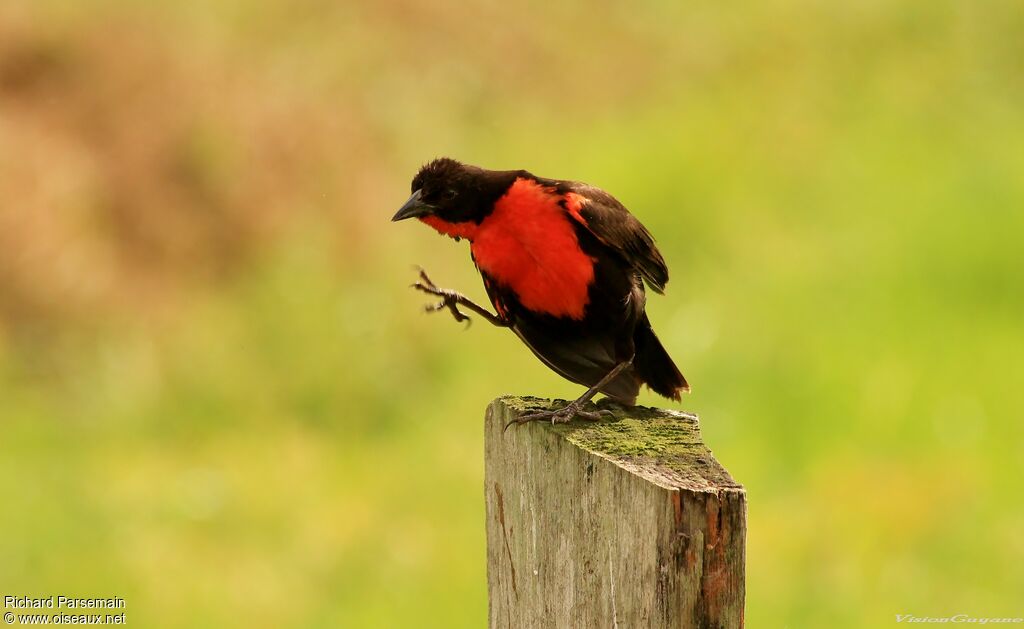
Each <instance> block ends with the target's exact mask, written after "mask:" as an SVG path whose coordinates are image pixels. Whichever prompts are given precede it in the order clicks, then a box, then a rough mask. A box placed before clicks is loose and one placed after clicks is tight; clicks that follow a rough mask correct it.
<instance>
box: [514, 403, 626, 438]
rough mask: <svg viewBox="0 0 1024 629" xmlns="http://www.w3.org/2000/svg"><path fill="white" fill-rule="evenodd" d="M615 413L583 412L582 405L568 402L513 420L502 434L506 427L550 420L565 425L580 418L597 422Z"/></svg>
mask: <svg viewBox="0 0 1024 629" xmlns="http://www.w3.org/2000/svg"><path fill="white" fill-rule="evenodd" d="M614 415H615V413H613V412H612V411H609V410H599V411H585V410H583V405H582V404H580V403H578V402H570V403H568V404H566V405H565V406H564V407H562V408H560V409H556V410H550V411H533V412H532V413H527V414H525V415H520V416H519V417H517V418H515V419H513V420H512V421H510V422H509V423H507V424H505V427H504V428H503V429H502V432H504V431H506V430H508V427H509V426H511V425H512V424H525V423H527V422H538V421H547V420H551V423H552V424H565V423H568V422H571V421H572V420H573V419H575V418H577V417H580V418H582V419H589V420H591V421H599V420H601V419H605V418H608V417H613V416H614Z"/></svg>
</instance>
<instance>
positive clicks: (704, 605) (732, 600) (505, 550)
mask: <svg viewBox="0 0 1024 629" xmlns="http://www.w3.org/2000/svg"><path fill="white" fill-rule="evenodd" d="M549 403H550V402H549V401H548V400H541V399H538V398H517V397H503V398H499V399H497V400H495V401H494V402H492V403H491V405H490V407H489V408H488V409H487V418H486V437H485V441H486V445H485V458H486V460H485V469H486V471H485V479H486V480H485V486H486V489H485V494H486V499H487V589H488V596H489V598H490V612H489V616H490V620H489V625H490V627H491V628H492V629H494V628H497V627H511V628H513V629H518V628H520V627H584V628H587V629H597V628H604V627H623V628H626V627H657V628H662V627H698V628H703V627H716V628H717V627H723V628H727V629H733V628H736V627H742V626H743V595H744V538H745V535H746V494H745V492H744V490H743V487H742V486H741V485H739V484H738V483H736V481H734V480H733V479H732V478H731V477H730V476H729V473H728V472H726V470H725V469H724V468H723V467H722V466H721V465H719V464H718V462H717V461H716V460H715V459H714V457H713V456H712V454H711V451H710V450H708V448H707V446H705V445H704V443H703V442H702V441H701V437H700V429H699V427H698V424H697V418H696V417H694V416H692V415H686V414H684V413H680V412H675V411H665V410H658V409H647V408H640V407H638V408H635V409H629V410H624V411H616V417H614V418H613V419H610V420H607V421H601V422H591V421H579V420H578V421H574V422H572V423H569V424H560V425H556V426H552V425H551V424H549V423H539V422H533V423H530V424H524V425H522V426H512V427H510V428H509V429H508V431H507V432H505V433H502V428H503V427H504V426H505V424H506V423H507V422H508V421H509V420H510V419H513V418H514V417H516V416H517V415H518V414H519V413H521V412H523V411H525V410H527V409H537V408H539V407H547V406H548V404H549Z"/></svg>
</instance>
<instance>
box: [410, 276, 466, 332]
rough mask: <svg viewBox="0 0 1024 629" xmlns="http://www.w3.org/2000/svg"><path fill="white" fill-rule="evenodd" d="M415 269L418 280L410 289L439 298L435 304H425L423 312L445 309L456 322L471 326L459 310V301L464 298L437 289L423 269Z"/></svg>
mask: <svg viewBox="0 0 1024 629" xmlns="http://www.w3.org/2000/svg"><path fill="white" fill-rule="evenodd" d="M417 268H419V271H420V279H419V281H417V282H415V283H413V284H411V285H410V287H411V288H415V289H416V290H418V291H421V292H424V293H427V294H428V295H434V296H436V297H440V298H441V301H439V302H438V303H436V304H427V306H426V307H425V310H426V311H427V312H437V311H439V310H444V309H446V308H447V309H448V310H449V311H450V312H451V313H452V316H453V317H455V320H456V321H458V322H459V323H462V322H463V321H465V322H466V325H470V324H472V323H473V320H472V319H470V318H469V316H468V315H466V314H463V313H462V311H460V310H459V301H460V300H465V297H464V296H463V295H461V294H460V293H457V292H455V291H453V290H451V289H448V288H438V287H437V286H436V285H434V282H432V281H431V280H430V278H429V277H427V272H426V271H425V270H424V269H423V267H417Z"/></svg>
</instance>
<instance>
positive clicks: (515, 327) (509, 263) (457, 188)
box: [391, 157, 690, 429]
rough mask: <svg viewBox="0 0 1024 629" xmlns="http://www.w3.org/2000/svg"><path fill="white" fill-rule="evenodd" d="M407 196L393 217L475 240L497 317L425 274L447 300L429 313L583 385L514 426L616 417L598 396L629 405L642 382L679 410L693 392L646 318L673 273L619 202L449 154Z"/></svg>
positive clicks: (422, 286)
mask: <svg viewBox="0 0 1024 629" xmlns="http://www.w3.org/2000/svg"><path fill="white" fill-rule="evenodd" d="M411 188H412V195H411V196H410V197H409V199H408V200H407V201H406V202H405V203H404V204H403V205H402V206H401V208H400V209H399V210H398V212H396V213H395V215H394V216H393V217H392V219H391V220H392V221H402V220H407V219H412V218H415V219H418V220H419V221H420V222H422V223H425V224H426V225H428V226H430V227H432V228H433V229H434V230H436V231H437V232H439V233H440V234H443V235H445V236H449V237H451V238H453V239H455V240H456V241H459V240H462V239H466V240H468V241H469V243H470V255H471V257H472V260H473V262H474V264H475V265H476V268H477V270H478V271H479V272H480V276H481V278H482V279H483V285H484V290H485V291H486V293H487V296H488V298H489V299H490V302H491V305H492V306H493V308H494V312H491V311H490V310H488V309H487V308H486V307H484V306H481V305H478V304H476V303H475V302H473V301H472V300H470V299H469V298H468V297H466V296H465V295H463V294H462V293H460V292H458V291H455V290H452V289H446V288H439V287H438V286H436V285H435V284H434V282H433V281H432V280H431V279H430V277H429V276H428V275H427V273H426V271H425V270H423V269H422V268H420V269H419V279H418V280H417V281H416V282H415V283H414V284H412V287H413V288H415V289H416V290H419V291H421V292H424V293H427V294H429V295H432V296H435V297H440V298H441V301H440V302H438V303H432V304H430V305H428V306H427V310H428V311H441V310H448V311H450V312H451V314H452V316H453V317H454V318H455V319H456V321H459V322H462V321H469V319H470V317H469V315H467V314H466V313H465V312H463V309H464V310H466V311H469V312H473V313H475V314H477V315H479V316H481V317H482V318H483V319H484V320H486V321H488V322H490V323H492V324H494V325H495V326H498V327H502V328H509V329H510V330H511V331H512V332H513V333H515V335H516V336H518V337H519V339H520V340H522V341H523V343H525V344H526V346H527V347H528V348H529V349H530V350H531V351H532V352H533V353H534V354H535V355H536V357H537V358H539V359H540V361H541V362H543V363H544V364H545V365H547V366H548V367H549V368H551V369H552V370H553V371H555V372H556V373H557V374H559V375H560V376H562V377H563V378H565V379H567V380H569V381H571V382H574V383H576V384H579V385H582V386H584V387H587V389H586V391H585V392H584V393H583V394H582V395H580V396H579V397H578V398H577V399H575V400H573V401H571V402H569V403H567V404H565V405H564V406H562V407H561V408H553V409H545V410H538V411H534V412H531V413H526V414H524V415H521V416H520V417H518V418H517V419H514V420H513V421H511V422H509V424H508V425H511V424H512V423H524V422H528V421H538V420H550V421H551V422H552V423H561V422H568V421H571V420H573V419H575V418H577V417H579V418H582V419H591V420H597V419H601V418H603V417H606V416H607V415H609V414H610V411H607V410H598V411H590V410H587V408H586V406H587V403H588V402H590V400H591V399H593V397H594V396H596V395H597V394H598V393H601V394H603V395H604V396H605V397H607V398H610V399H611V400H612V401H613V402H615V403H618V404H621V405H624V406H633V405H635V404H636V398H637V394H638V393H639V390H640V387H641V385H647V387H649V388H650V389H651V390H652V391H654V392H655V393H657V394H659V395H661V396H664V397H666V398H669V399H672V400H676V401H679V400H680V393H681V392H688V391H689V390H690V386H689V384H688V383H687V381H686V379H685V378H684V377H683V375H682V373H680V371H679V368H678V367H676V364H675V362H673V360H672V358H671V357H670V356H669V354H668V352H667V351H666V350H665V347H664V346H663V345H662V343H661V341H660V340H659V339H658V336H657V335H656V334H655V333H654V328H653V327H652V326H651V322H650V320H649V319H648V317H647V313H646V292H645V284H646V287H647V288H649V289H650V290H652V291H654V292H655V293H659V294H660V293H662V292H663V291H664V289H665V284H666V283H667V282H668V266H667V265H666V263H665V259H664V258H663V257H662V255H661V253H660V252H659V251H658V248H657V247H656V246H655V242H654V238H653V237H652V236H651V233H650V232H649V231H648V230H647V228H645V227H644V226H643V224H641V223H640V221H639V220H638V219H637V218H636V217H635V216H633V215H632V214H631V213H630V212H629V210H627V209H626V207H625V206H624V205H623V204H622V203H620V202H619V201H618V200H616V199H615V197H613V196H612V195H611V194H609V193H607V192H605V191H604V190H601V189H600V188H597V187H595V186H591V185H587V184H585V183H580V182H576V181H568V180H559V179H548V178H544V177H539V176H536V175H533V174H532V173H530V172H529V171H526V170H488V169H485V168H480V167H478V166H472V165H469V164H464V163H462V162H459V161H457V160H455V159H452V158H448V157H441V158H437V159H434V160H432V161H430V162H428V163H427V164H425V165H424V166H423V167H422V168H420V170H419V171H418V172H417V173H416V175H415V177H413V180H412V186H411ZM508 425H506V426H505V428H506V429H507V428H508Z"/></svg>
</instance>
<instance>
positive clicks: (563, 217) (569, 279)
mask: <svg viewBox="0 0 1024 629" xmlns="http://www.w3.org/2000/svg"><path fill="white" fill-rule="evenodd" d="M573 196H575V195H573ZM574 207H575V212H573V209H572V208H574ZM578 212H579V200H578V199H572V198H570V197H569V196H568V195H567V196H566V197H564V198H563V197H562V196H560V195H559V194H558V193H556V192H555V191H554V189H552V188H547V187H544V186H542V185H540V184H539V183H537V182H536V181H533V180H531V179H525V178H519V179H516V180H515V182H514V183H513V184H512V186H511V187H509V189H508V192H506V193H505V195H504V196H502V197H501V198H500V199H498V201H497V202H496V203H495V205H494V211H493V212H492V213H491V214H490V215H489V216H488V217H487V218H486V219H484V220H483V222H481V223H480V225H479V226H478V227H477V229H476V230H475V233H474V234H473V237H472V240H473V244H472V250H473V257H474V258H475V259H476V263H477V265H478V266H479V267H480V268H481V269H482V270H483V271H485V272H486V273H487V274H488V275H490V276H491V277H492V278H494V280H496V281H498V282H501V283H502V284H504V285H505V286H508V287H509V288H510V289H512V291H513V292H515V294H516V296H517V297H518V299H519V302H520V303H521V304H522V305H523V306H524V307H525V308H527V309H529V310H532V311H535V312H542V313H546V314H550V315H553V316H556V317H571V318H573V319H582V318H583V314H584V311H585V309H586V306H587V303H588V302H589V300H590V298H589V295H588V289H589V287H590V284H591V283H592V282H593V281H594V259H593V258H591V257H590V256H588V255H587V254H586V253H585V252H584V251H583V250H582V249H580V246H579V241H578V240H577V238H576V232H575V230H574V228H573V225H572V222H571V220H570V219H569V214H570V213H572V214H574V218H577V220H582V219H581V217H579V216H577V215H578ZM584 224H585V223H584Z"/></svg>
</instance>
